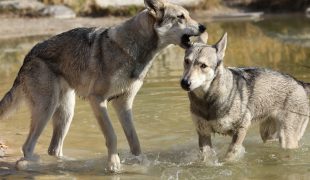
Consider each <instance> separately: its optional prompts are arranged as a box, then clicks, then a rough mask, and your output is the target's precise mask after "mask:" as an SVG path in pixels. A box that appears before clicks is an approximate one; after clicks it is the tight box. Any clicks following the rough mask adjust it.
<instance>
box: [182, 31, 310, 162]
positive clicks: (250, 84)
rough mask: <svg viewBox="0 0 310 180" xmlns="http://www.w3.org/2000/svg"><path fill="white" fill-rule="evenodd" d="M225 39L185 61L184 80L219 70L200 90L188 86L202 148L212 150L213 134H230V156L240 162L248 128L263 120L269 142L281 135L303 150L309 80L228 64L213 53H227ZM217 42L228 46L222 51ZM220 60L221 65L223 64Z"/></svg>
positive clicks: (191, 52)
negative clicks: (224, 63) (232, 66)
mask: <svg viewBox="0 0 310 180" xmlns="http://www.w3.org/2000/svg"><path fill="white" fill-rule="evenodd" d="M225 38H226V37H225V36H224V37H223V38H222V39H221V40H220V41H219V42H218V43H217V44H216V45H213V46H209V45H206V44H204V43H197V44H194V45H193V46H192V47H191V48H189V49H188V50H187V51H186V55H185V59H186V58H189V59H190V61H191V62H190V64H189V65H185V70H184V75H183V78H182V79H183V80H182V82H184V81H195V78H197V79H200V77H199V76H205V75H203V74H204V73H207V72H208V71H212V72H214V76H213V77H212V78H211V79H210V80H209V81H206V82H201V84H200V86H199V87H197V88H194V89H191V87H190V86H189V87H186V85H184V84H183V85H182V87H183V88H185V89H187V88H188V89H189V90H190V91H189V93H188V97H189V100H190V110H191V113H192V117H193V121H194V124H195V126H196V130H197V132H198V136H199V146H200V149H201V150H202V151H204V149H210V148H212V143H211V134H212V133H220V134H224V135H230V136H232V142H231V144H230V146H229V149H228V151H227V154H226V157H225V159H226V160H234V158H235V157H236V156H237V154H238V151H240V149H241V147H242V143H243V140H244V138H245V136H246V132H247V130H248V128H249V127H250V125H251V124H252V123H255V122H258V123H260V134H261V137H262V139H263V141H264V142H266V141H268V140H274V139H279V141H280V144H281V147H282V148H285V149H294V148H297V147H298V146H299V144H298V142H299V141H300V139H301V137H302V135H303V134H304V132H305V129H306V127H307V124H308V121H309V115H310V107H309V99H308V96H309V92H308V91H307V89H308V88H309V87H310V86H309V84H308V83H304V82H301V81H299V80H296V79H295V78H293V77H291V76H289V75H286V74H283V73H280V72H276V71H273V70H269V69H264V68H256V67H250V68H226V67H224V65H223V61H222V60H223V59H222V58H220V59H217V60H214V58H212V57H221V55H220V53H224V52H221V51H225V48H226V44H225V43H226V42H227V40H226V39H225ZM221 44H222V45H221ZM223 44H225V46H224V45H223ZM217 46H219V47H222V49H219V50H218V49H217ZM202 49H204V50H202ZM212 53H215V56H212V55H211V54H212ZM223 57H224V56H223ZM215 59H216V58H215ZM198 62H199V63H206V64H207V65H208V67H207V68H205V69H203V70H198V69H199V68H198V67H195V66H198V65H199V64H197V63H198ZM217 63H220V65H219V66H218V67H217V66H216V64H217ZM200 66H201V65H200ZM216 67H217V68H216ZM194 71H196V72H194ZM207 74H209V73H207ZM211 74H212V73H211ZM185 84H187V85H188V84H191V83H190V82H185Z"/></svg>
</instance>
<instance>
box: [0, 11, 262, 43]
mask: <svg viewBox="0 0 310 180" xmlns="http://www.w3.org/2000/svg"><path fill="white" fill-rule="evenodd" d="M240 13H243V12H242V11H240V10H239V9H233V8H226V7H218V8H216V9H212V10H203V11H200V10H196V11H193V12H191V16H192V17H193V18H194V19H195V18H199V19H201V20H202V21H203V22H201V23H207V22H210V21H216V20H220V19H223V18H225V17H226V18H227V17H234V15H236V14H239V15H240ZM244 15H247V16H248V17H247V18H253V17H251V16H252V15H251V14H248V13H247V14H244ZM130 17H131V16H104V17H76V18H68V19H59V18H52V17H19V16H7V15H2V16H0V24H1V26H2V27H1V28H0V40H5V39H12V38H22V37H31V36H48V35H55V34H59V33H61V32H64V31H67V30H69V29H73V28H77V27H110V26H114V25H117V24H120V23H122V22H124V21H125V20H127V19H129V18H130ZM234 18H235V19H236V18H238V17H234ZM256 18H259V17H256Z"/></svg>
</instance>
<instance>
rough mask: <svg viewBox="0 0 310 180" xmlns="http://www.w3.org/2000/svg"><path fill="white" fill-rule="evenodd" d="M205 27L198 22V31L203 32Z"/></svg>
mask: <svg viewBox="0 0 310 180" xmlns="http://www.w3.org/2000/svg"><path fill="white" fill-rule="evenodd" d="M206 29H207V28H206V27H205V26H204V25H202V24H199V32H201V33H203V32H205V30H206Z"/></svg>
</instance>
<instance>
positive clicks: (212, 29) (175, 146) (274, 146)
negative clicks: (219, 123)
mask: <svg viewBox="0 0 310 180" xmlns="http://www.w3.org/2000/svg"><path fill="white" fill-rule="evenodd" d="M309 23H310V22H309V20H307V19H304V18H302V17H294V18H290V17H286V18H267V19H266V20H264V21H260V22H240V21H239V22H221V23H217V22H213V23H208V24H207V25H208V32H209V42H210V43H211V44H212V43H215V41H216V40H218V39H219V37H220V36H221V35H222V34H223V33H224V32H225V31H226V32H228V39H229V40H228V49H227V54H226V57H225V63H226V65H227V66H260V67H268V68H272V69H275V70H280V71H282V72H285V73H289V74H291V75H293V76H295V77H296V78H298V79H301V80H304V81H308V82H310V69H309V67H310V51H309V50H310V47H309V43H310V26H309V25H310V24H309ZM46 38H47V37H33V38H25V39H14V40H6V41H2V42H1V43H0V77H1V78H0V97H2V96H3V95H4V93H5V92H6V91H7V90H8V89H9V88H10V87H11V85H12V83H13V80H14V78H15V76H16V74H17V72H18V70H19V68H20V66H21V64H22V60H23V58H24V56H25V54H26V53H27V52H28V51H29V50H30V48H31V47H32V46H33V45H34V44H35V43H36V42H38V41H41V40H43V39H46ZM183 55H184V53H183V50H182V49H180V48H178V47H170V48H167V49H166V50H164V52H163V53H162V54H161V55H160V56H159V57H158V60H157V61H156V62H155V63H154V65H153V67H152V69H151V71H150V73H149V74H148V76H147V79H146V82H145V84H144V86H143V88H142V89H141V91H140V92H139V94H138V96H137V98H136V101H135V106H134V113H135V119H136V129H137V131H138V135H139V137H140V141H141V145H142V148H143V150H144V152H145V155H146V157H147V159H148V160H146V159H145V160H144V161H143V163H142V164H141V165H137V164H135V163H134V162H136V160H135V159H132V156H131V155H130V154H129V153H128V152H129V147H128V145H127V142H126V138H125V136H124V135H123V132H122V129H121V126H120V124H119V123H118V121H117V120H116V119H117V118H116V116H115V114H114V112H113V111H111V118H112V119H113V120H114V122H113V123H114V126H115V129H116V132H117V134H118V143H119V144H118V146H119V149H120V156H121V158H122V162H123V164H124V166H123V168H124V169H123V172H122V173H121V174H118V175H108V174H107V173H106V172H105V169H104V167H105V165H106V163H107V162H106V154H107V152H106V148H105V145H104V138H103V135H102V134H101V132H100V131H99V128H98V127H97V124H96V121H95V119H94V116H93V114H92V111H91V110H90V107H89V105H88V103H87V102H86V101H83V100H81V99H78V102H77V106H76V108H75V117H74V120H73V123H72V126H71V128H70V131H69V134H68V136H67V138H66V141H65V145H64V154H65V155H66V157H65V158H64V159H63V160H59V159H58V160H57V159H55V158H53V157H49V156H48V155H47V153H46V152H47V147H48V145H49V142H50V139H51V132H52V129H51V125H48V127H47V128H46V131H44V133H43V134H42V135H41V137H40V139H39V142H38V144H37V147H36V153H37V154H39V155H40V156H41V160H40V161H39V162H38V163H35V164H33V166H32V168H31V171H27V172H17V171H15V170H14V168H13V167H14V161H15V160H16V159H18V158H20V157H21V156H22V154H21V152H20V147H21V146H22V144H23V142H24V140H25V137H26V136H27V134H28V126H29V112H28V110H27V108H25V107H23V108H22V109H21V110H20V111H19V112H18V113H16V114H15V115H14V116H12V117H11V118H9V119H7V120H2V121H1V122H0V132H1V134H0V140H1V139H3V140H4V141H5V142H6V144H7V145H9V150H8V156H7V157H5V158H3V159H0V175H6V177H10V178H13V179H15V178H20V177H28V178H29V177H37V178H46V179H54V178H56V177H57V178H60V179H72V178H92V179H94V178H95V179H96V178H98V179H102V176H104V178H105V179H113V180H114V179H158V178H162V179H223V178H228V179H267V178H272V179H292V180H295V179H306V178H307V177H309V175H310V173H309V169H308V167H309V165H310V156H309V148H310V140H309V139H310V131H306V133H305V135H304V138H303V140H302V143H303V144H302V147H301V148H300V149H298V150H293V151H284V150H281V149H280V148H279V147H278V143H276V142H275V143H270V144H262V141H261V140H260V137H259V134H258V132H257V128H256V127H253V128H252V129H251V131H250V132H249V134H248V136H247V137H246V140H245V143H244V146H245V148H246V152H247V153H246V154H245V156H244V157H243V158H242V159H241V160H240V161H239V162H236V163H232V164H225V163H224V164H222V163H217V164H214V165H210V164H205V163H203V162H201V161H200V159H199V157H198V154H199V152H198V147H197V137H196V133H195V130H194V127H193V125H192V122H191V120H190V115H189V110H188V100H187V97H186V92H184V91H183V90H181V88H180V87H179V78H180V77H181V73H182V68H183V62H182V61H183ZM307 66H308V67H307ZM229 141H230V138H227V137H222V136H218V135H215V140H214V143H215V148H216V152H217V153H219V154H218V156H219V157H220V158H221V157H222V156H223V155H224V154H225V152H224V150H226V149H227V146H228V143H229Z"/></svg>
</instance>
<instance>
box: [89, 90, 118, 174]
mask: <svg viewBox="0 0 310 180" xmlns="http://www.w3.org/2000/svg"><path fill="white" fill-rule="evenodd" d="M88 99H89V101H90V105H91V107H92V109H93V111H94V114H95V116H96V118H97V121H98V123H99V126H100V128H101V131H102V133H103V135H104V137H105V140H106V146H107V148H108V170H109V171H112V172H116V171H119V170H120V166H121V163H120V159H119V156H118V154H117V137H116V134H115V132H114V129H113V126H112V123H111V120H110V118H109V115H108V111H107V100H106V99H104V98H103V97H101V96H96V95H90V96H89V97H88Z"/></svg>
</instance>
